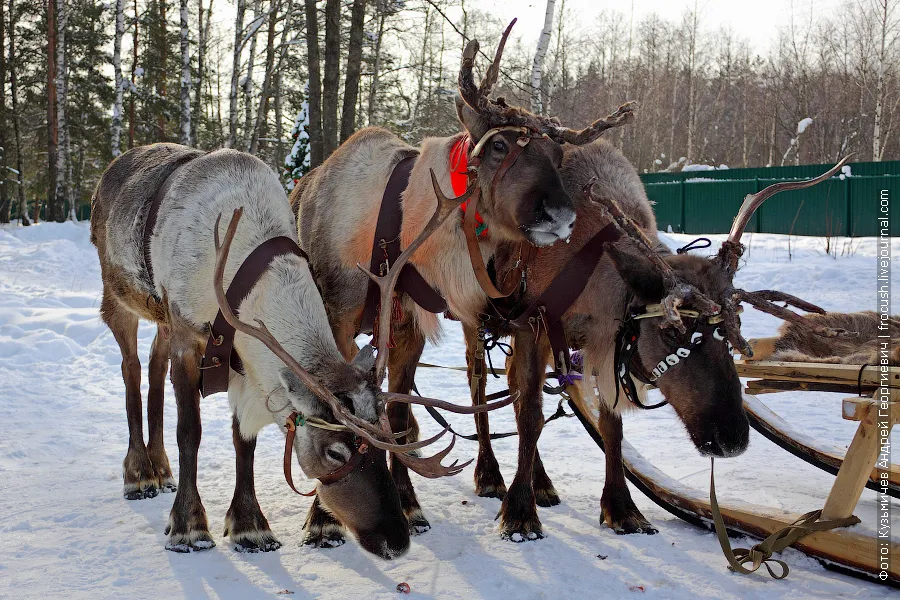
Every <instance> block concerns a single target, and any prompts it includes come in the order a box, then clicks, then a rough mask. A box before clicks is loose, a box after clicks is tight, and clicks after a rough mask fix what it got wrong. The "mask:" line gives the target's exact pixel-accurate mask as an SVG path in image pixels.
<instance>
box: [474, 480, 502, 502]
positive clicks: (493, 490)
mask: <svg viewBox="0 0 900 600" xmlns="http://www.w3.org/2000/svg"><path fill="white" fill-rule="evenodd" d="M475 493H476V494H478V495H479V496H480V497H481V498H497V499H498V500H503V499H504V498H505V497H506V484H504V483H503V482H502V481H501V482H500V484H499V485H494V484H486V483H484V484H479V485H476V486H475Z"/></svg>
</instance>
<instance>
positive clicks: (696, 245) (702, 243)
mask: <svg viewBox="0 0 900 600" xmlns="http://www.w3.org/2000/svg"><path fill="white" fill-rule="evenodd" d="M710 246H712V241H711V240H710V239H709V238H705V237H699V238H697V239H696V240H694V241H693V242H689V243H687V244H685V245H684V246H682V247H681V248H679V249H678V250H676V251H675V252H677V253H678V254H686V253H687V252H688V251H689V250H702V249H703V248H709V247H710Z"/></svg>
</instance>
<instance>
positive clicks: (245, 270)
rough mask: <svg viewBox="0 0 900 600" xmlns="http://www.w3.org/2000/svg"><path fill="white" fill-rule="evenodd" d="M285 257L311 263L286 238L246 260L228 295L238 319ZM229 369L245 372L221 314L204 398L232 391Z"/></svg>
mask: <svg viewBox="0 0 900 600" xmlns="http://www.w3.org/2000/svg"><path fill="white" fill-rule="evenodd" d="M283 254H294V255H296V256H299V257H301V258H304V259H306V260H309V257H308V256H307V255H306V253H305V252H304V251H303V250H301V249H300V247H299V246H298V245H297V242H295V241H294V240H292V239H291V238H289V237H285V236H279V237H274V238H270V239H268V240H266V241H265V242H263V243H262V244H260V245H259V246H257V247H256V248H255V249H254V250H253V252H251V253H250V255H249V256H248V257H247V258H246V259H244V262H243V263H242V264H241V266H240V268H239V269H238V271H237V273H235V275H234V279H233V280H232V281H231V285H229V286H228V291H227V292H225V297H226V298H227V299H228V305H229V306H231V308H232V310H234V313H235V314H236V315H237V314H238V308H239V307H240V305H241V302H243V300H244V298H246V297H247V295H248V294H249V293H250V291H251V290H252V289H253V286H254V285H256V282H257V281H259V278H260V277H261V276H262V274H263V273H264V272H265V271H266V269H268V268H269V265H270V264H271V263H272V261H273V260H275V258H276V257H278V256H281V255H283ZM229 365H230V367H231V368H232V369H234V370H235V371H239V372H240V371H241V370H242V365H241V362H240V357H238V355H237V352H235V351H234V327H232V326H231V325H229V324H228V322H227V321H226V320H225V317H224V316H223V315H222V311H221V310H220V311H219V312H218V313H217V314H216V320H215V321H213V323H212V327H211V328H210V331H209V340H207V342H206V350H205V351H204V353H203V361H202V363H201V366H200V369H201V371H200V373H201V378H200V393H201V394H202V395H203V397H204V398H206V397H207V396H209V395H210V394H215V393H216V392H227V391H228V377H229V375H230V373H229V368H228V367H229Z"/></svg>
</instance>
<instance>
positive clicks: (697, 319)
mask: <svg viewBox="0 0 900 600" xmlns="http://www.w3.org/2000/svg"><path fill="white" fill-rule="evenodd" d="M845 160H846V159H845ZM843 162H844V161H842V162H841V163H840V164H838V165H837V166H835V167H834V168H833V169H831V170H830V171H829V172H828V173H826V174H824V175H822V176H821V177H819V178H816V179H814V180H811V181H808V182H796V183H794V182H791V183H779V184H775V185H773V186H770V187H769V188H766V189H765V190H763V191H761V192H759V193H758V194H755V195H753V196H748V197H747V199H746V200H745V203H744V206H743V207H742V209H741V211H740V212H739V214H738V216H737V217H736V219H735V222H734V225H733V227H732V230H731V234H730V236H729V238H728V241H727V242H725V243H724V244H723V246H722V249H721V251H720V252H719V254H718V255H717V256H716V257H713V258H712V259H708V258H704V257H700V256H696V255H691V254H687V253H681V252H679V253H678V254H675V255H673V254H672V253H671V252H670V251H669V250H668V248H666V246H665V245H664V244H662V243H661V242H660V241H659V239H658V238H657V235H656V219H655V217H654V214H653V210H652V208H651V205H650V202H649V201H648V199H647V196H646V194H645V192H644V189H643V186H642V184H641V181H640V179H639V178H638V175H637V172H636V171H635V169H634V167H633V166H632V165H631V164H630V163H629V162H628V161H627V160H626V159H625V157H624V156H623V155H622V154H621V153H620V152H619V151H618V150H616V149H615V148H614V147H613V146H612V145H611V144H609V143H607V142H606V141H604V140H598V141H596V142H594V143H592V144H589V145H587V146H582V147H567V148H566V152H565V157H564V160H563V166H562V169H561V173H562V177H563V181H564V183H565V185H566V189H567V191H568V192H569V194H570V196H571V197H572V198H574V199H575V202H576V212H577V221H576V223H577V224H576V227H575V230H574V232H573V235H572V239H571V243H570V244H556V245H553V246H550V247H547V248H541V249H538V250H537V251H536V255H535V259H534V260H533V261H532V262H531V263H530V265H529V267H528V269H527V273H526V285H525V286H524V290H525V292H524V293H522V294H520V295H519V296H518V297H515V298H513V299H511V301H510V302H509V303H508V304H513V303H515V304H517V305H518V306H527V307H529V310H530V309H531V307H532V306H535V305H538V307H539V308H542V309H544V308H546V306H545V305H540V299H541V298H542V294H543V293H544V291H545V290H546V289H548V287H549V286H550V284H551V282H552V281H553V280H554V279H555V278H556V277H557V275H558V273H560V271H561V270H562V269H563V266H564V265H567V263H568V262H569V261H570V260H571V259H572V258H573V257H575V256H576V255H578V254H579V253H580V251H581V249H582V248H584V247H585V246H586V245H587V244H588V243H589V240H592V239H594V237H595V236H596V235H598V232H603V230H604V229H605V228H606V227H607V226H610V229H609V230H608V231H610V232H611V233H610V235H609V239H608V240H607V241H605V242H604V243H603V246H602V249H601V250H600V251H599V255H600V258H599V262H597V263H596V267H595V268H594V269H593V271H588V273H587V277H588V279H587V282H586V286H585V287H584V289H583V292H581V293H580V295H579V296H578V297H577V299H575V300H574V302H573V303H572V304H571V305H569V306H568V308H567V309H566V308H560V310H564V311H565V312H564V314H562V315H561V319H560V322H561V325H560V327H561V328H562V331H563V332H564V334H565V340H564V341H565V342H567V343H568V345H569V346H570V347H573V348H578V349H580V350H581V351H582V353H583V360H584V363H583V373H584V378H583V381H582V384H581V386H580V390H581V393H583V394H585V395H587V397H594V396H596V399H597V402H598V404H599V410H600V421H599V428H598V429H599V432H600V434H601V436H602V438H603V441H604V450H605V453H606V481H605V485H604V488H603V494H602V496H601V500H600V506H601V522H605V523H606V524H607V525H608V526H609V527H610V528H612V529H613V530H614V531H616V532H617V533H620V534H622V533H639V532H643V533H647V534H653V533H656V532H657V530H656V529H655V528H654V527H653V526H652V525H651V524H650V523H649V522H648V521H647V519H646V518H644V516H643V515H642V514H641V513H640V511H639V510H638V509H637V507H636V506H635V504H634V502H633V501H632V499H631V495H630V492H629V491H628V487H627V485H626V484H625V476H624V469H623V464H622V453H621V452H622V448H621V442H622V420H621V413H622V412H623V410H624V409H626V408H629V407H632V406H638V407H642V408H652V407H647V406H646V405H645V401H646V394H647V390H648V389H649V384H651V383H652V384H653V385H655V386H657V387H658V388H659V389H660V391H661V392H662V393H663V396H664V397H665V399H666V400H667V401H668V403H670V404H671V405H672V407H673V408H674V409H675V412H676V414H677V415H678V417H679V418H680V419H681V421H682V423H683V424H684V426H685V428H686V429H687V432H688V434H689V436H690V438H691V441H692V442H693V443H694V445H695V446H696V447H697V449H698V450H699V451H700V452H701V453H702V454H705V455H711V456H718V457H725V456H735V455H738V454H740V453H742V452H743V451H744V450H745V449H746V447H747V443H748V439H749V436H748V434H749V428H748V426H749V424H748V421H747V418H746V415H745V414H744V410H743V406H742V396H741V385H740V381H739V379H738V375H737V372H736V371H735V367H734V362H733V360H732V355H731V345H733V346H734V347H736V348H738V349H740V350H741V351H742V352H749V351H750V350H749V346H748V344H747V342H746V341H745V340H744V339H743V338H742V337H741V335H740V318H739V316H738V315H739V312H740V303H741V302H746V303H748V304H750V305H751V306H753V307H754V308H757V309H759V310H762V311H765V312H767V313H770V314H773V315H775V316H778V317H780V318H782V319H786V320H791V321H797V320H801V317H800V316H799V315H797V314H796V313H794V312H793V311H791V310H789V309H787V308H785V307H782V306H779V305H776V304H775V302H785V303H786V304H788V305H791V306H794V307H797V308H801V309H803V310H805V311H809V312H814V313H822V312H824V311H823V310H822V309H820V308H818V307H816V306H814V305H811V304H809V303H807V302H804V301H803V300H801V299H799V298H795V297H793V296H789V295H787V294H783V293H780V292H772V291H758V292H746V291H743V290H739V289H736V288H735V287H734V284H733V278H734V275H735V272H736V271H737V268H738V261H739V258H740V256H741V253H742V246H741V245H740V239H741V233H742V232H743V230H744V228H745V227H746V225H747V223H748V221H749V219H750V217H751V216H752V215H753V212H755V210H756V209H757V208H758V207H759V205H760V204H762V202H763V201H765V199H766V198H768V197H770V196H771V195H773V194H774V193H776V192H778V191H781V190H783V189H795V188H800V187H807V186H809V185H813V184H815V183H818V182H819V181H822V180H824V179H826V178H827V177H830V176H831V175H832V174H834V173H835V172H837V170H838V169H839V168H840V167H841V165H842V164H843ZM598 239H599V238H598ZM603 249H605V253H603ZM519 252H520V250H519V248H518V247H517V245H516V244H509V243H505V244H503V245H502V246H501V247H500V248H499V249H498V250H497V252H496V254H495V266H496V270H497V277H498V278H499V279H502V278H503V277H504V275H505V274H506V273H509V272H511V271H514V270H515V265H516V262H517V260H518V256H519ZM567 283H569V284H571V285H575V284H576V283H577V282H575V281H572V282H567ZM547 304H548V305H549V304H550V303H549V302H548V303H547ZM485 312H490V309H488V308H486V309H485ZM526 314H528V311H527V310H526ZM532 314H537V313H532ZM517 316H518V315H517V314H516V313H515V312H514V313H513V314H508V313H507V314H504V315H503V316H502V317H501V318H500V319H498V320H497V319H495V323H496V322H497V321H499V325H495V327H496V328H497V329H498V330H499V332H500V333H503V334H506V335H510V336H512V338H513V347H514V354H513V356H512V357H511V358H510V359H508V367H509V369H508V378H509V385H510V390H513V391H515V392H516V393H517V394H518V395H519V401H518V403H517V404H516V420H517V426H518V432H519V463H518V468H517V471H516V475H515V477H514V479H513V481H512V484H511V485H510V487H509V491H508V492H507V493H506V495H505V497H504V499H503V504H502V507H501V510H500V515H499V517H500V530H501V533H502V534H503V535H504V536H505V537H508V538H511V539H514V540H516V541H523V540H529V539H538V538H540V537H542V536H543V532H542V530H541V523H540V520H539V518H538V515H537V509H536V506H535V496H536V494H538V490H537V489H535V486H536V482H535V484H534V485H533V484H532V481H533V473H534V472H535V471H536V468H537V467H536V465H535V463H536V461H538V460H539V458H537V441H538V438H539V436H540V432H541V429H542V427H543V422H544V421H543V416H542V414H541V401H542V395H541V390H542V386H543V384H544V380H545V366H546V365H547V364H551V365H553V366H555V367H556V369H557V371H558V372H559V371H560V370H565V369H566V368H567V367H569V366H571V365H567V364H566V362H567V361H565V360H562V359H561V358H560V357H559V356H555V357H554V356H551V354H552V353H551V343H550V341H549V339H550V338H551V337H552V336H551V335H544V331H546V329H544V330H542V329H541V327H542V326H543V327H545V328H546V327H550V325H548V323H547V321H548V319H547V318H546V316H545V315H544V314H539V315H538V317H537V319H536V325H535V327H536V329H533V328H530V327H527V326H523V325H522V323H523V319H522V318H521V317H518V318H517ZM548 333H549V332H548ZM466 341H467V348H468V351H467V354H468V355H469V356H470V357H471V354H472V351H473V350H472V348H473V347H474V346H475V344H476V340H475V339H473V338H472V337H471V336H469V337H467V340H466ZM563 375H565V373H564V374H563ZM577 389H579V388H576V390H577ZM485 417H486V415H480V416H479V418H478V419H477V420H476V423H477V424H478V425H479V427H478V429H479V442H480V446H481V447H480V449H479V456H481V455H482V454H488V455H491V456H490V457H489V458H488V459H486V460H484V461H481V460H479V462H478V464H477V466H476V471H478V472H476V475H475V477H476V479H482V480H488V481H492V482H493V483H494V485H495V486H496V487H500V486H502V485H503V478H502V476H501V474H500V472H499V470H498V469H496V468H489V467H490V466H491V465H495V464H496V461H495V460H493V457H492V454H493V452H492V449H491V447H490V439H489V438H488V436H487V435H486V434H487V419H486V418H485Z"/></svg>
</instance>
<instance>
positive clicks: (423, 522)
mask: <svg viewBox="0 0 900 600" xmlns="http://www.w3.org/2000/svg"><path fill="white" fill-rule="evenodd" d="M406 520H407V521H408V522H409V533H410V535H420V534H423V533H425V532H426V531H428V530H430V529H431V523H429V522H428V519H426V518H425V515H424V514H423V513H422V509H421V508H418V507H417V508H413V509H411V510H409V512H407V514H406Z"/></svg>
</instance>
